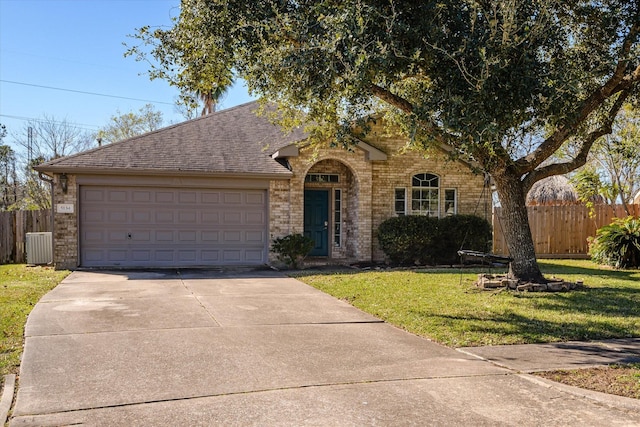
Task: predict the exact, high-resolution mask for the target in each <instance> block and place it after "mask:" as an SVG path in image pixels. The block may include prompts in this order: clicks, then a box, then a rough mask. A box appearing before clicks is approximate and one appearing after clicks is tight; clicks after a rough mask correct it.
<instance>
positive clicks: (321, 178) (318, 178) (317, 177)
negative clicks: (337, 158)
mask: <svg viewBox="0 0 640 427" xmlns="http://www.w3.org/2000/svg"><path fill="white" fill-rule="evenodd" d="M304 182H321V183H324V182H333V183H336V182H340V175H338V174H333V173H308V174H307V176H305V177H304Z"/></svg>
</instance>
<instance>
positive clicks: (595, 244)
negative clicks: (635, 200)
mask: <svg viewBox="0 0 640 427" xmlns="http://www.w3.org/2000/svg"><path fill="white" fill-rule="evenodd" d="M589 255H590V256H591V259H592V260H593V261H594V262H597V263H598V264H605V265H609V266H611V267H615V268H631V267H640V218H634V217H632V216H629V217H627V218H616V219H614V220H613V222H612V223H611V224H609V225H605V226H604V227H602V228H600V229H598V231H596V236H595V237H594V238H592V239H590V240H589Z"/></svg>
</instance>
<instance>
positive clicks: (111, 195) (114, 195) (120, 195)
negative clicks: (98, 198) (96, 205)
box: [107, 190, 129, 203]
mask: <svg viewBox="0 0 640 427" xmlns="http://www.w3.org/2000/svg"><path fill="white" fill-rule="evenodd" d="M128 195H129V193H128V192H127V191H124V190H111V191H109V192H108V193H107V200H108V201H109V203H118V202H128V201H129V197H128Z"/></svg>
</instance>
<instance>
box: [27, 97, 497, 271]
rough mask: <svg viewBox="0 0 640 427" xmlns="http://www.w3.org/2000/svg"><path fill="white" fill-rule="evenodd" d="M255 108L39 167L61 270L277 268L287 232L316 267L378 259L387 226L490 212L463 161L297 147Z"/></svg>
mask: <svg viewBox="0 0 640 427" xmlns="http://www.w3.org/2000/svg"><path fill="white" fill-rule="evenodd" d="M255 109H256V106H255V103H250V104H245V105H243V106H239V107H235V108H232V109H229V110H223V111H221V112H218V113H214V114H213V115H210V116H206V117H203V118H200V119H195V120H192V121H189V122H185V123H183V124H179V125H174V126H171V127H169V128H165V129H161V130H159V131H156V132H152V133H150V134H146V135H142V136H140V137H136V138H132V139H130V140H125V141H121V142H118V143H115V144H111V145H108V146H104V147H100V148H97V149H94V150H90V151H88V152H85V153H80V154H77V155H75V156H70V157H66V158H62V159H56V160H54V161H52V162H49V163H46V164H44V165H41V166H39V167H38V170H39V171H41V172H44V173H46V174H48V175H50V176H51V177H52V178H53V182H54V192H53V207H54V263H55V265H56V267H57V268H71V269H73V268H77V267H79V266H84V267H180V266H214V265H215V266H218V265H240V264H247V265H259V264H265V263H273V262H275V255H274V254H273V253H271V252H270V250H269V249H270V245H271V242H272V240H273V239H275V238H278V237H284V236H286V235H288V234H293V233H305V234H307V235H310V236H312V237H313V238H314V240H316V241H317V248H315V249H314V251H315V253H312V255H314V257H315V259H316V260H320V261H322V260H325V261H326V262H336V263H348V262H371V261H373V262H380V261H384V254H383V253H382V251H381V250H380V248H379V246H378V242H377V238H376V230H377V228H378V227H379V225H380V224H381V223H382V222H383V221H384V220H386V219H387V218H390V217H392V216H395V215H405V214H406V215H409V214H429V215H437V216H444V215H450V214H472V213H475V214H477V215H478V216H485V215H487V212H486V211H482V212H477V211H476V209H477V206H478V204H479V203H484V204H485V205H486V203H487V202H488V197H489V194H488V192H485V193H483V185H484V177H483V176H482V175H478V174H474V173H472V171H471V169H470V168H469V167H468V165H466V164H465V163H463V162H460V161H452V160H449V159H448V158H447V156H446V155H444V154H431V155H430V156H425V155H424V154H423V153H420V152H417V151H411V150H405V149H404V148H405V145H406V140H405V139H404V138H402V137H398V136H396V137H390V136H386V134H385V133H383V132H382V131H381V130H379V131H376V129H374V130H373V132H371V133H370V134H369V136H368V138H367V139H366V141H361V142H360V143H359V144H358V145H357V146H356V147H354V148H353V149H352V150H345V149H341V148H329V147H321V148H318V147H310V146H305V145H304V138H305V135H304V134H303V133H301V132H298V133H295V132H294V133H293V134H289V135H287V136H284V134H282V132H281V131H280V130H279V129H278V128H277V127H276V126H273V125H271V124H270V123H268V122H267V120H266V119H264V118H262V117H257V116H256V115H255V114H254V110H255ZM238 129H240V130H242V132H238ZM301 144H302V145H301ZM63 176H64V177H65V178H66V181H67V182H66V185H65V188H64V189H63V188H62V185H61V179H60V178H61V177H63ZM481 196H482V197H484V198H485V199H484V200H481ZM162 197H164V199H162V200H167V202H166V203H156V204H153V202H154V201H156V202H157V201H158V200H160V199H161V198H162ZM214 200H215V202H214ZM145 201H146V202H145ZM207 203H210V204H209V205H208V204H207ZM260 203H262V204H260ZM69 206H72V207H73V208H72V209H69ZM489 214H490V213H489ZM487 219H489V218H487ZM163 221H164V222H163ZM167 221H168V222H167ZM171 221H173V222H171ZM189 221H192V223H189ZM225 221H226V222H225ZM313 221H315V222H316V223H315V224H314V223H313ZM165 222H166V223H167V224H165ZM101 239H102V240H101ZM188 239H190V240H188ZM95 242H97V243H98V244H97V245H96V244H95ZM90 248H93V249H90ZM96 248H97V249H96Z"/></svg>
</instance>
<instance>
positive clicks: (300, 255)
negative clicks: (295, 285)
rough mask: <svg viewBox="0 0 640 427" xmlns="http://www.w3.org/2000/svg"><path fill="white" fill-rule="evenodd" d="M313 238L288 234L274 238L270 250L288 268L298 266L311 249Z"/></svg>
mask: <svg viewBox="0 0 640 427" xmlns="http://www.w3.org/2000/svg"><path fill="white" fill-rule="evenodd" d="M313 244H314V243H313V240H312V239H311V238H310V237H306V236H303V235H302V234H289V235H288V236H285V237H281V238H278V239H274V240H273V243H272V245H271V252H274V253H276V254H277V255H278V259H279V260H280V261H282V262H284V263H285V264H286V265H287V266H288V267H290V268H298V267H299V263H300V262H301V261H302V260H303V259H304V258H305V257H306V256H307V255H309V252H311V249H313Z"/></svg>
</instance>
